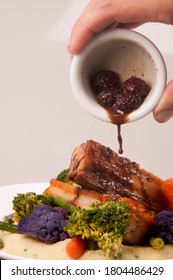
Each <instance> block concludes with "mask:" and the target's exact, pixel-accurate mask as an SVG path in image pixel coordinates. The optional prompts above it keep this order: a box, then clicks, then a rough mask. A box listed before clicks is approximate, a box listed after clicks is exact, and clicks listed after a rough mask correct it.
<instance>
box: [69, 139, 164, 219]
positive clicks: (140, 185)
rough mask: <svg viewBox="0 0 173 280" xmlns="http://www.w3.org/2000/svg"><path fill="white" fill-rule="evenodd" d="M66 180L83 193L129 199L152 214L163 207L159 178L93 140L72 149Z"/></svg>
mask: <svg viewBox="0 0 173 280" xmlns="http://www.w3.org/2000/svg"><path fill="white" fill-rule="evenodd" d="M69 178H70V179H71V180H72V181H74V182H75V183H77V184H79V185H80V186H82V188H83V189H85V190H92V191H96V192H98V193H102V194H103V193H104V194H108V195H112V196H114V197H116V198H117V199H118V198H120V197H126V198H130V199H132V200H133V201H135V202H138V203H140V204H142V205H144V206H145V207H146V208H147V209H148V210H149V211H154V212H155V213H157V212H159V211H161V210H163V209H166V208H167V200H166V198H165V196H164V193H163V192H162V190H161V184H162V179H160V178H159V177H157V176H155V175H154V174H152V173H150V172H148V171H146V170H144V169H142V168H140V166H139V164H137V163H136V162H132V161H130V160H129V159H128V158H125V157H120V156H119V155H118V153H116V152H114V151H113V150H111V149H110V148H108V147H105V146H103V145H101V144H100V143H98V142H95V141H93V140H88V141H87V142H86V143H83V144H81V145H80V146H78V147H76V148H75V149H74V151H73V153H72V157H71V163H70V168H69Z"/></svg>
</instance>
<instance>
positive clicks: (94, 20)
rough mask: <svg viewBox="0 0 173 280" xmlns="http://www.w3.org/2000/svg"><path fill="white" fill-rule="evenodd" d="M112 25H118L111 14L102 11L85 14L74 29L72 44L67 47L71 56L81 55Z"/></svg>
mask: <svg viewBox="0 0 173 280" xmlns="http://www.w3.org/2000/svg"><path fill="white" fill-rule="evenodd" d="M111 24H114V26H115V25H117V24H116V23H115V22H114V19H113V17H112V15H111V13H106V14H104V13H103V11H102V10H96V11H95V12H94V13H93V12H90V13H88V12H87V13H83V14H82V15H81V16H80V17H79V19H78V20H77V21H76V23H75V24H74V27H73V29H72V32H71V36H70V42H69V44H68V46H67V48H68V51H69V52H70V53H71V54H76V53H79V52H80V51H81V50H82V49H83V48H84V47H85V46H86V45H87V43H88V42H89V41H90V40H91V39H92V38H93V36H94V35H95V34H97V33H99V32H100V31H102V30H104V29H105V28H107V27H108V26H110V25H111Z"/></svg>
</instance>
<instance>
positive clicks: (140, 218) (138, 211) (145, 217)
mask: <svg viewBox="0 0 173 280" xmlns="http://www.w3.org/2000/svg"><path fill="white" fill-rule="evenodd" d="M45 193H47V194H50V195H51V196H59V197H61V198H63V199H65V200H67V201H68V202H71V203H74V204H75V205H76V206H77V207H80V208H86V207H87V206H90V205H91V204H93V203H96V204H98V205H99V204H102V203H104V202H105V201H107V200H115V201H116V200H117V197H116V196H114V195H108V194H101V193H98V192H96V191H91V190H85V189H83V188H82V187H81V186H77V185H74V186H72V185H69V184H66V183H62V182H59V181H57V180H56V179H51V180H50V185H49V187H48V188H47V189H46V190H45ZM118 200H119V201H124V202H125V203H126V204H127V206H128V208H129V211H130V220H129V229H128V232H127V234H126V235H125V236H124V239H123V243H124V244H128V245H140V244H142V243H143V241H144V240H145V238H146V236H147V235H148V233H149V231H150V229H151V228H152V225H153V223H154V221H155V214H154V213H153V212H150V211H149V210H148V209H146V208H145V207H144V206H143V205H142V204H140V203H138V202H135V201H134V200H132V199H130V198H120V199H118Z"/></svg>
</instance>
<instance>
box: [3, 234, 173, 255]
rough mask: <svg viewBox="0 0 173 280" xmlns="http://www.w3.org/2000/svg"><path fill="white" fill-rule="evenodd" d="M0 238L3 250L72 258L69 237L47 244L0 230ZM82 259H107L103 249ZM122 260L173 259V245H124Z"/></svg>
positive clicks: (14, 252)
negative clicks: (67, 252) (158, 247)
mask: <svg viewBox="0 0 173 280" xmlns="http://www.w3.org/2000/svg"><path fill="white" fill-rule="evenodd" d="M0 238H1V239H2V240H3V242H4V247H3V248H2V249H1V251H3V252H6V253H9V254H13V255H16V256H21V259H22V257H24V258H30V259H40V260H41V259H42V260H70V259H71V258H70V257H69V256H68V255H67V254H66V244H67V243H68V242H69V239H66V240H64V241H61V242H57V243H54V244H51V245H47V244H45V243H43V242H40V241H37V240H35V239H32V238H30V237H27V236H25V235H20V234H16V233H8V232H3V231H0ZM80 259H81V260H105V259H108V258H106V257H105V256H103V255H102V251H100V250H97V251H93V250H86V251H85V253H84V254H83V256H82V257H81V258H80ZM121 259H122V260H161V259H173V246H172V245H165V246H164V247H163V248H162V249H160V250H154V249H152V248H151V247H140V246H123V248H122V256H121Z"/></svg>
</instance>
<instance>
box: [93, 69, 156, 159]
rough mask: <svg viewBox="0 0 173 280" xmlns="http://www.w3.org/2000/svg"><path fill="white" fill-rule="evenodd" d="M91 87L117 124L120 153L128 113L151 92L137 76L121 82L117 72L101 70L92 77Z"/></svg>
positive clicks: (98, 100)
mask: <svg viewBox="0 0 173 280" xmlns="http://www.w3.org/2000/svg"><path fill="white" fill-rule="evenodd" d="M90 84H91V88H92V90H93V92H94V95H95V98H96V100H97V102H98V104H100V105H101V106H102V107H103V108H104V109H105V110H106V111H107V114H108V116H109V118H110V120H111V122H112V123H113V124H115V125H117V133H118V137H117V138H118V142H119V150H118V152H119V153H120V154H122V153H123V148H122V142H123V140H122V136H121V125H122V124H124V123H126V122H127V121H128V115H129V113H131V112H132V111H133V110H136V109H137V108H139V107H140V106H141V104H142V103H143V101H144V99H145V98H146V96H147V95H148V93H149V92H150V87H149V86H148V85H147V84H146V82H145V81H144V80H142V79H140V78H137V77H135V76H132V77H130V78H129V79H127V80H125V81H124V82H123V83H121V81H120V78H119V76H118V74H117V73H115V72H113V71H109V70H101V71H99V72H98V73H96V74H95V75H94V76H92V77H91V81H90Z"/></svg>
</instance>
